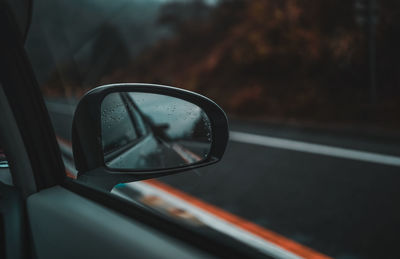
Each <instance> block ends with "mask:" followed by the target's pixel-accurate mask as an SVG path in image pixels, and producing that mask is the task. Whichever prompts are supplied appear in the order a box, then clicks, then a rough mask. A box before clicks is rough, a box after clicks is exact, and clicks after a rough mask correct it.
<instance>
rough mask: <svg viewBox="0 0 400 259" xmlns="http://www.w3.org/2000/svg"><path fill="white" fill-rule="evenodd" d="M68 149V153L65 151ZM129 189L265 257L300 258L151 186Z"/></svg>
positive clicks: (64, 147) (135, 185) (67, 164)
mask: <svg viewBox="0 0 400 259" xmlns="http://www.w3.org/2000/svg"><path fill="white" fill-rule="evenodd" d="M59 144H60V146H62V148H61V150H62V152H63V153H64V154H65V153H66V154H65V155H67V156H68V155H69V154H70V153H71V148H70V147H69V146H68V145H65V144H63V143H61V142H59ZM68 149H69V151H67V150H68ZM63 160H64V163H65V167H66V168H67V170H69V171H70V172H71V173H73V174H75V175H76V173H77V172H76V169H75V167H74V165H73V164H72V163H70V162H69V161H68V159H64V158H63ZM126 185H127V186H128V187H129V188H133V189H135V190H136V191H139V192H140V193H142V195H154V196H158V197H162V199H164V200H166V201H167V202H169V203H171V204H172V205H173V206H174V207H177V208H181V209H183V210H186V211H188V212H189V213H191V214H192V215H194V216H195V217H197V218H198V219H199V220H200V221H202V222H203V223H204V224H205V225H207V226H208V227H210V228H213V229H215V230H217V231H219V232H221V233H224V234H226V235H228V236H230V237H232V238H234V239H237V240H239V241H241V242H243V243H245V244H247V245H249V246H251V247H254V248H255V249H258V250H259V251H261V252H263V253H265V254H266V255H269V256H272V257H274V258H282V259H283V258H285V259H300V258H302V257H300V256H298V255H296V254H294V253H292V252H290V251H287V250H285V249H284V248H282V247H280V246H278V245H276V244H274V243H272V242H269V241H267V240H265V239H263V238H260V237H258V236H256V235H254V234H252V233H251V232H249V231H247V230H245V229H242V228H240V227H238V226H236V225H234V224H232V223H230V222H228V221H226V220H224V219H221V218H219V217H217V216H215V215H213V214H212V213H209V212H207V211H205V210H203V209H201V208H199V207H196V206H194V205H192V204H190V203H189V202H186V201H184V200H182V199H180V198H179V197H176V196H174V195H172V194H169V193H168V192H166V191H164V190H162V189H159V188H157V187H154V186H152V185H149V184H146V183H144V182H133V183H127V184H126ZM112 193H114V194H116V195H119V196H121V197H122V198H125V199H128V200H131V201H132V198H131V197H127V196H126V195H125V194H123V193H121V192H119V191H118V188H114V189H113V190H112Z"/></svg>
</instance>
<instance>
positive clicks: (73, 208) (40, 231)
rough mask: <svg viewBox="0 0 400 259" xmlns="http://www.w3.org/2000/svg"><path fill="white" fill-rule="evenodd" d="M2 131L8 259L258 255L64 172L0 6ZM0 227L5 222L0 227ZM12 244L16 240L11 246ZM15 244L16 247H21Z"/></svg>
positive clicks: (18, 41)
mask: <svg viewBox="0 0 400 259" xmlns="http://www.w3.org/2000/svg"><path fill="white" fill-rule="evenodd" d="M1 12H2V13H1V14H2V15H0V33H1V34H2V35H7V37H5V38H4V40H2V41H1V42H0V63H1V71H0V79H1V91H0V97H1V100H2V103H1V104H2V110H1V115H2V118H7V120H2V123H1V124H0V125H1V128H0V131H1V136H2V140H4V149H5V152H6V154H7V157H8V158H9V162H10V167H11V173H12V177H13V181H14V184H15V186H16V188H15V190H14V191H17V192H18V193H19V195H20V199H19V201H18V204H14V205H13V206H17V205H18V206H20V207H21V208H22V209H21V210H20V215H19V219H20V223H18V224H19V225H18V224H17V227H15V228H13V229H5V231H7V233H5V235H4V236H5V239H7V238H8V234H9V233H21V234H22V235H21V236H22V237H21V238H19V239H21V240H19V241H18V246H16V247H15V246H13V245H10V242H7V240H5V242H4V244H5V245H4V246H3V247H4V251H5V252H4V254H5V255H6V256H5V257H6V258H210V257H230V258H232V257H249V256H251V257H257V256H260V254H259V253H258V252H256V251H254V250H253V249H249V248H248V247H247V246H246V245H243V244H239V242H237V241H236V242H235V241H233V240H231V239H230V238H227V237H225V236H222V235H217V234H216V235H215V236H206V235H202V233H201V231H193V230H192V229H190V228H189V227H187V226H185V225H183V224H181V223H180V222H177V221H174V220H170V219H166V218H165V217H163V216H162V215H161V214H159V213H157V212H155V211H151V210H146V209H144V208H143V207H142V206H139V205H137V204H135V203H132V202H129V201H127V200H124V199H122V198H119V197H117V196H114V195H111V194H110V193H107V192H105V191H102V190H99V189H96V188H93V187H89V186H87V185H84V184H82V183H78V182H77V181H75V180H73V179H70V178H67V177H66V175H65V168H64V165H63V162H62V159H61V155H60V150H59V147H58V145H57V141H56V137H55V134H54V131H53V128H52V126H51V123H50V120H49V115H48V113H47V109H46V107H45V104H44V101H43V97H42V95H41V93H40V90H39V87H38V84H37V82H36V79H35V76H34V74H33V72H32V68H31V67H30V64H29V60H28V58H27V56H26V54H25V51H24V48H23V40H22V38H21V35H20V34H19V32H18V29H17V26H16V23H15V20H14V19H13V16H12V14H11V13H10V12H9V10H8V7H7V6H2V8H1ZM2 226H3V225H2ZM14 245H15V244H14ZM16 250H19V251H22V252H21V253H18V252H16Z"/></svg>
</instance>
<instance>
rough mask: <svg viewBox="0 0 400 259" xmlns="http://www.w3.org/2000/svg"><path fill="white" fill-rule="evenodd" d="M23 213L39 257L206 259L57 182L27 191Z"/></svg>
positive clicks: (193, 250) (177, 242)
mask: <svg viewBox="0 0 400 259" xmlns="http://www.w3.org/2000/svg"><path fill="white" fill-rule="evenodd" d="M27 211H28V217H29V222H30V227H31V229H32V235H33V240H34V248H35V250H36V254H37V257H38V258H39V259H42V258H60V259H62V258H210V256H209V255H207V254H205V253H203V252H200V251H198V250H196V249H194V248H192V247H189V246H187V245H185V244H183V243H181V242H179V241H177V240H175V239H173V238H171V237H168V236H166V235H165V234H162V233H160V232H158V231H156V230H154V229H151V228H149V227H147V226H144V225H143V224H141V223H138V222H137V221H135V220H133V219H131V218H128V217H126V216H124V215H121V214H119V213H116V212H115V211H113V210H111V209H109V208H107V207H104V206H102V205H99V204H97V203H95V202H93V201H91V200H89V199H86V198H83V197H81V196H79V195H77V194H75V193H73V192H71V191H69V190H67V189H64V188H63V187H60V186H55V187H52V188H49V189H46V190H43V191H41V192H39V193H36V194H34V195H31V196H30V197H29V198H28V200H27Z"/></svg>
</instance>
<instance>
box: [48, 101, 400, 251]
mask: <svg viewBox="0 0 400 259" xmlns="http://www.w3.org/2000/svg"><path fill="white" fill-rule="evenodd" d="M49 110H50V114H51V118H52V120H53V124H54V128H55V131H56V133H57V135H58V136H60V137H62V138H64V139H67V140H70V138H71V137H70V134H71V132H70V128H71V125H72V113H71V112H70V111H66V110H65V109H60V108H55V106H53V107H52V106H51V105H49ZM230 126H231V130H232V131H235V132H242V133H243V132H244V133H251V134H256V135H257V136H268V137H273V138H277V139H279V140H289V141H292V140H294V141H301V143H308V144H319V145H321V147H322V148H323V147H326V146H327V147H332V146H333V147H340V148H346V150H345V151H348V150H350V151H354V150H356V151H357V150H358V151H366V152H373V153H377V154H384V155H385V154H386V155H391V156H394V157H397V156H398V157H400V148H399V147H400V140H399V139H393V138H392V139H389V138H379V137H371V136H362V135H358V134H351V133H346V132H337V131H325V130H315V129H307V128H299V127H287V126H276V125H269V124H263V123H251V122H244V121H238V120H233V121H231V123H230ZM281 142H282V141H281ZM279 143H280V142H279ZM291 143H292V142H291ZM296 143H297V142H296ZM289 144H290V143H289ZM292 144H293V143H292ZM278 146H279V145H278ZM278 146H276V147H272V146H268V145H261V143H258V144H254V143H252V144H250V143H246V141H241V140H240V139H239V140H237V139H236V141H230V142H229V144H228V148H227V151H226V154H225V156H224V159H223V160H222V161H221V162H220V163H218V164H216V165H213V166H209V167H206V168H202V169H198V170H195V171H191V172H185V173H181V174H178V175H174V176H168V177H164V178H162V179H160V180H161V181H163V182H165V183H167V184H169V185H171V186H173V187H175V188H177V189H180V190H182V191H184V192H186V193H189V194H191V195H192V196H195V197H198V198H199V199H202V200H204V201H206V202H208V203H211V204H213V205H216V206H218V207H220V208H222V209H224V210H226V211H229V212H231V213H233V214H236V215H238V216H240V217H243V218H245V219H247V220H249V221H252V222H254V223H256V224H258V225H260V226H263V227H265V228H268V229H270V230H273V231H275V232H277V233H279V234H282V235H283V236H285V237H287V238H290V239H292V240H295V241H297V242H298V243H301V244H303V245H306V246H308V247H311V248H313V249H315V250H317V251H319V252H322V253H324V254H326V255H329V256H332V257H335V258H400V250H399V249H398V248H397V246H398V243H399V241H400V237H399V233H400V209H399V206H400V188H399V185H400V166H398V165H392V164H391V163H389V164H384V163H380V162H379V157H378V162H367V161H363V160H362V159H361V160H360V159H357V156H355V157H352V156H351V154H350V158H345V157H346V155H343V156H342V157H341V156H340V155H339V156H335V155H334V153H332V154H333V155H330V154H331V153H329V152H327V153H328V154H325V153H323V152H321V153H318V150H317V152H315V151H314V152H308V151H307V150H306V149H307V147H306V149H305V150H306V151H302V150H301V148H300V150H296V149H290V148H287V147H283V148H282V147H278ZM317 148H318V147H317ZM339 152H340V150H339ZM343 154H347V153H343ZM356 155H357V154H356ZM364 160H366V159H364Z"/></svg>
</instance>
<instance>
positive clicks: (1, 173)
mask: <svg viewBox="0 0 400 259" xmlns="http://www.w3.org/2000/svg"><path fill="white" fill-rule="evenodd" d="M0 182H2V183H4V184H8V185H13V181H12V177H11V171H10V167H9V165H8V160H7V156H6V154H5V152H4V150H3V149H1V147H0Z"/></svg>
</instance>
